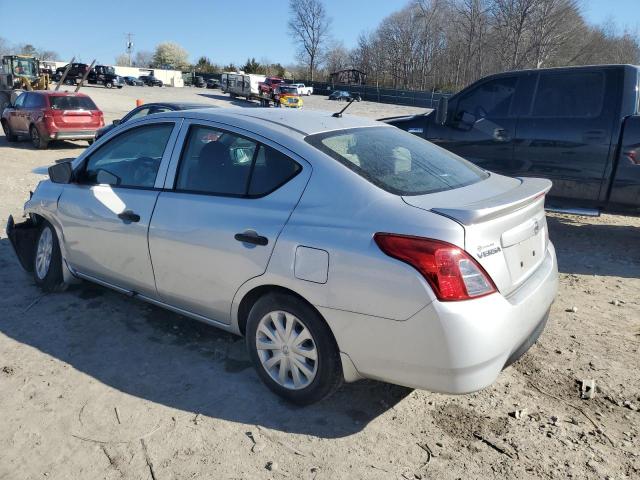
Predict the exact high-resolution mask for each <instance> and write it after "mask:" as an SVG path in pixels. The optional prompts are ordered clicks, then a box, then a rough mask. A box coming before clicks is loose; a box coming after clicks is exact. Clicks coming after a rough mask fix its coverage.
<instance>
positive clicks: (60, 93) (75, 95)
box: [25, 90, 89, 98]
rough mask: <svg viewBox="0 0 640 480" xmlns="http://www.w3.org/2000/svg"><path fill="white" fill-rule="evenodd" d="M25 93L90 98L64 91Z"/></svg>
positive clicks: (82, 94)
mask: <svg viewBox="0 0 640 480" xmlns="http://www.w3.org/2000/svg"><path fill="white" fill-rule="evenodd" d="M25 93H35V94H38V95H45V96H47V97H87V98H89V95H86V94H84V93H79V92H78V93H76V92H64V91H58V92H57V91H55V90H33V91H31V92H25Z"/></svg>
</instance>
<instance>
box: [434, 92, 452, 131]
mask: <svg viewBox="0 0 640 480" xmlns="http://www.w3.org/2000/svg"><path fill="white" fill-rule="evenodd" d="M448 113H449V97H440V99H439V100H438V106H437V107H436V124H438V125H446V123H447V116H448Z"/></svg>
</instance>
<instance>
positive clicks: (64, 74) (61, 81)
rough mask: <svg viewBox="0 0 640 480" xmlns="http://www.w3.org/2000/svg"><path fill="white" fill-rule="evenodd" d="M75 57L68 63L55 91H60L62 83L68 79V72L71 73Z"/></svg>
mask: <svg viewBox="0 0 640 480" xmlns="http://www.w3.org/2000/svg"><path fill="white" fill-rule="evenodd" d="M75 59H76V57H73V58H72V59H71V61H70V62H69V63H68V64H67V68H66V69H65V70H64V73H63V74H62V77H60V80H58V85H56V89H55V91H58V90H59V89H60V85H62V84H64V81H65V80H66V79H67V74H68V73H69V69H70V68H71V65H72V64H73V61H74V60H75Z"/></svg>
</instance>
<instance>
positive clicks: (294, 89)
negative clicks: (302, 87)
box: [280, 87, 298, 93]
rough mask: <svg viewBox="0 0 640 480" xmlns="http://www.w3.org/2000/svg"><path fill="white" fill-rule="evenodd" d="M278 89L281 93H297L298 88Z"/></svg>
mask: <svg viewBox="0 0 640 480" xmlns="http://www.w3.org/2000/svg"><path fill="white" fill-rule="evenodd" d="M280 91H281V92H282V93H298V89H297V88H296V87H280Z"/></svg>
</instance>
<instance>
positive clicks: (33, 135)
mask: <svg viewBox="0 0 640 480" xmlns="http://www.w3.org/2000/svg"><path fill="white" fill-rule="evenodd" d="M29 138H30V139H31V144H32V145H33V147H34V148H37V149H38V150H45V149H46V148H47V147H48V146H49V141H48V140H47V139H46V138H44V137H43V136H42V135H40V131H39V130H38V128H37V127H36V126H35V125H31V127H29Z"/></svg>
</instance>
